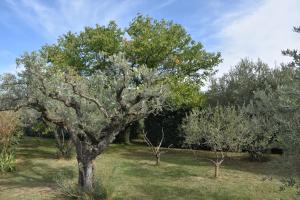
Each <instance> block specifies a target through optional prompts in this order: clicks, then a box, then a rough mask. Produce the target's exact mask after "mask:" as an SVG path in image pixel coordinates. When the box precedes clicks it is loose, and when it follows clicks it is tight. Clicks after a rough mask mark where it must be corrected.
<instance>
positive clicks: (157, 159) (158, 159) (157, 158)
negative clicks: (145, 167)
mask: <svg viewBox="0 0 300 200" xmlns="http://www.w3.org/2000/svg"><path fill="white" fill-rule="evenodd" d="M155 157H156V165H159V164H160V155H159V154H157V155H156V156H155Z"/></svg>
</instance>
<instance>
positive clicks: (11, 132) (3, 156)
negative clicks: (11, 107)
mask: <svg viewBox="0 0 300 200" xmlns="http://www.w3.org/2000/svg"><path fill="white" fill-rule="evenodd" d="M17 128H18V118H17V114H16V113H15V112H8V111H7V112H0V172H2V173H3V172H11V171H14V170H15V146H16V145H17V144H18V139H19V133H18V130H17Z"/></svg>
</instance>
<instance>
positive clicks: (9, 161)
mask: <svg viewBox="0 0 300 200" xmlns="http://www.w3.org/2000/svg"><path fill="white" fill-rule="evenodd" d="M15 161H16V156H15V153H14V152H9V153H7V152H6V153H4V152H1V153H0V172H2V173H4V172H12V171H15V169H16V162H15Z"/></svg>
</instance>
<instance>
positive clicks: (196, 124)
mask: <svg viewBox="0 0 300 200" xmlns="http://www.w3.org/2000/svg"><path fill="white" fill-rule="evenodd" d="M182 128H183V130H184V133H185V134H186V135H185V143H186V144H188V145H190V146H192V145H201V144H205V145H207V146H208V147H210V148H211V149H212V150H213V151H239V150H241V148H242V145H243V144H244V143H245V139H246V138H245V135H246V133H247V132H248V129H247V120H245V119H244V116H243V114H242V113H240V112H239V111H237V110H236V109H235V108H234V107H222V106H216V107H214V108H212V107H208V108H207V109H203V110H196V109H194V110H193V111H192V112H191V113H190V114H189V115H188V116H187V117H186V118H185V120H184V122H183V125H182Z"/></svg>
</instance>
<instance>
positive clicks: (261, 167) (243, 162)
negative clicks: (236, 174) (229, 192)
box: [120, 148, 291, 177]
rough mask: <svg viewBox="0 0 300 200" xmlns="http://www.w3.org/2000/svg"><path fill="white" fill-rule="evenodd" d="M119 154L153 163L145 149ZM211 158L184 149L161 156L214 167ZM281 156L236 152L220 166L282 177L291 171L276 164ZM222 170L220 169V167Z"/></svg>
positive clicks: (183, 163) (171, 161)
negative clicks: (263, 158)
mask: <svg viewBox="0 0 300 200" xmlns="http://www.w3.org/2000/svg"><path fill="white" fill-rule="evenodd" d="M120 155H121V156H122V157H124V158H126V159H130V160H134V161H137V162H140V163H141V162H142V161H147V162H153V163H155V158H154V157H153V155H152V154H151V153H150V152H148V151H147V149H146V148H145V149H142V150H141V149H140V150H137V149H133V150H127V149H126V151H125V152H124V151H122V152H120ZM207 158H210V159H213V158H214V154H213V153H212V152H209V151H201V153H200V154H199V155H198V156H197V158H196V157H195V156H194V155H193V153H192V152H191V151H188V150H184V151H180V150H170V151H169V152H167V153H166V154H163V155H162V157H161V161H162V163H167V164H171V165H178V166H181V167H183V166H199V167H201V166H202V167H203V166H205V167H207V166H211V167H212V168H213V167H214V166H213V165H212V163H211V162H210V161H209V160H208V159H207ZM280 159H281V157H280V156H279V155H276V156H271V157H269V159H268V161H265V162H254V161H250V160H249V159H248V157H247V154H236V155H231V156H230V157H227V158H225V161H224V163H223V164H222V168H224V169H227V170H234V171H241V172H248V173H253V174H256V175H263V176H278V177H283V176H286V175H289V174H290V173H291V172H290V170H287V169H286V168H284V167H283V166H282V165H280V164H278V163H279V162H278V161H279V160H280ZM221 170H222V169H221Z"/></svg>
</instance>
